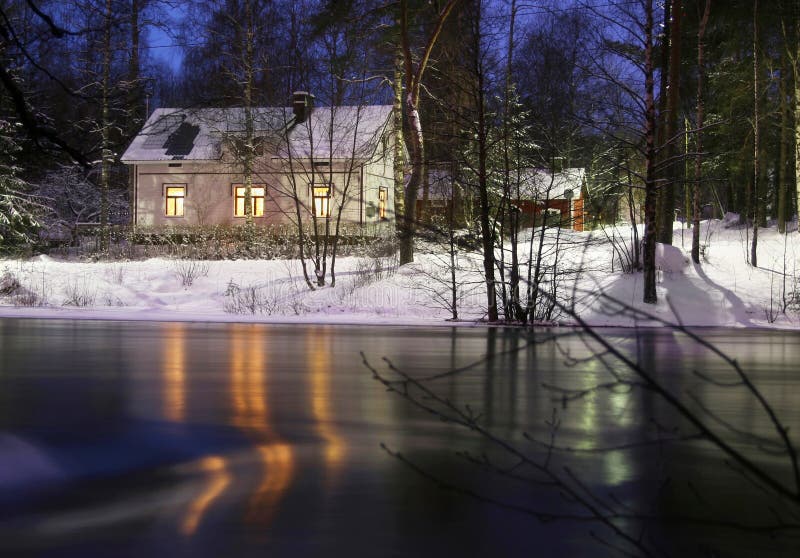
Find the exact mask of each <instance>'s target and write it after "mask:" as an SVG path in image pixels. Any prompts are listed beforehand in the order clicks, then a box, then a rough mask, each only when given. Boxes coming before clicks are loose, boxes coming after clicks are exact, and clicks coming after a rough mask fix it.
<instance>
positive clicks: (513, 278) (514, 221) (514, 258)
mask: <svg viewBox="0 0 800 558" xmlns="http://www.w3.org/2000/svg"><path fill="white" fill-rule="evenodd" d="M516 19H517V0H511V21H510V24H509V31H508V47H507V53H506V76H505V95H504V97H503V190H504V195H505V197H506V203H507V206H508V209H509V222H510V225H511V234H510V235H509V237H510V238H509V242H510V243H511V270H510V273H509V296H510V300H508V301H506V302H505V304H506V305H508V306H509V307H510V309H511V316H512V318H513V319H515V320H519V321H525V311H524V309H523V308H522V304H520V299H519V254H518V251H517V241H518V238H517V233H518V232H519V210H518V209H517V208H516V207H514V206H513V205H512V203H511V200H512V199H513V197H514V196H513V192H512V186H511V153H510V151H511V145H510V135H511V129H510V128H511V114H510V112H511V101H512V96H513V94H514V84H513V82H512V62H513V55H514V26H515V23H516Z"/></svg>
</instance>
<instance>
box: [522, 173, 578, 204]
mask: <svg viewBox="0 0 800 558" xmlns="http://www.w3.org/2000/svg"><path fill="white" fill-rule="evenodd" d="M585 180H586V169H584V168H567V169H564V170H562V171H560V172H557V173H551V172H549V171H547V170H544V169H525V170H523V171H522V176H521V180H520V192H519V197H520V199H523V200H525V199H529V200H533V199H536V200H545V199H550V200H552V199H558V198H564V197H565V196H564V193H565V192H566V191H567V190H571V191H572V197H573V198H579V197H580V195H581V187H582V186H583V183H584V181H585Z"/></svg>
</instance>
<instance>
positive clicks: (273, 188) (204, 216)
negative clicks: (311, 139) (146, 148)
mask: <svg viewBox="0 0 800 558" xmlns="http://www.w3.org/2000/svg"><path fill="white" fill-rule="evenodd" d="M293 163H294V164H293V165H292V168H291V169H290V168H288V167H289V166H288V165H287V164H286V163H285V162H281V163H280V164H272V163H271V162H269V163H265V164H260V165H259V164H257V165H256V168H255V169H254V173H253V183H254V184H266V188H267V192H266V199H265V203H264V216H263V217H254V221H255V222H256V223H259V224H268V223H290V222H296V207H295V203H294V192H295V191H296V192H297V198H298V200H299V202H300V205H301V218H302V219H303V220H304V221H310V220H311V213H310V211H311V207H312V198H311V189H310V187H309V184H310V183H311V181H312V180H314V179H316V180H319V179H320V178H325V179H328V180H332V182H333V185H334V191H333V197H332V201H331V211H332V216H333V217H335V216H336V214H337V212H338V211H339V207H340V206H342V204H344V207H343V209H342V220H343V221H345V222H361V220H362V219H364V218H365V216H364V213H365V212H364V210H363V208H362V205H361V198H362V195H361V190H362V188H361V186H362V170H361V166H357V167H355V169H354V170H353V172H352V173H350V172H348V171H347V169H346V167H345V165H342V164H334V166H333V168H331V167H326V168H316V167H312V166H311V165H310V164H308V162H307V163H306V164H303V163H302V162H299V161H295V162H293ZM172 164H173V165H176V164H181V166H180V167H176V166H172V167H171V166H169V164H168V163H157V164H156V163H152V164H138V165H135V166H134V167H132V168H133V169H135V170H134V172H135V173H136V183H135V186H134V187H135V189H136V194H137V195H136V203H135V211H136V224H137V225H140V226H165V225H204V224H235V223H243V222H244V220H245V219H244V217H235V216H234V195H233V184H241V183H243V182H244V178H243V176H242V174H241V173H240V172H235V169H234V168H233V167H232V166H231V165H226V164H224V163H219V162H208V163H199V162H191V163H188V162H187V163H177V162H176V163H172ZM367 166H369V165H367ZM365 170H366V168H365ZM373 170H374V169H373ZM363 174H364V176H365V180H364V184H365V188H364V191H365V192H364V197H365V201H369V200H371V199H372V198H374V200H375V204H376V206H377V198H378V185H379V184H380V183H381V177H379V176H376V174H375V173H374V172H373V173H363ZM292 176H294V180H292V178H291V177H292ZM348 177H349V181H348ZM165 184H185V185H186V198H185V202H184V204H185V209H184V215H183V216H182V217H167V216H166V195H165V192H166V188H165ZM345 189H346V191H345Z"/></svg>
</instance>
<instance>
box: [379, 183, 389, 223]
mask: <svg viewBox="0 0 800 558" xmlns="http://www.w3.org/2000/svg"><path fill="white" fill-rule="evenodd" d="M388 199H389V189H388V188H380V189H379V190H378V217H380V218H381V219H386V201H387V200H388Z"/></svg>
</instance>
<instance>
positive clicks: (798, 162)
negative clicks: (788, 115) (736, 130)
mask: <svg viewBox="0 0 800 558" xmlns="http://www.w3.org/2000/svg"><path fill="white" fill-rule="evenodd" d="M794 9H795V13H794V17H795V26H794V28H795V36H794V49H793V51H794V59H793V60H792V70H793V72H794V155H795V156H794V182H795V200H796V202H797V203H796V205H797V207H796V209H797V217H798V223H799V224H800V6H798V4H797V2H795V8H794ZM797 232H798V234H800V225H799V226H798V227H797Z"/></svg>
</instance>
